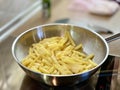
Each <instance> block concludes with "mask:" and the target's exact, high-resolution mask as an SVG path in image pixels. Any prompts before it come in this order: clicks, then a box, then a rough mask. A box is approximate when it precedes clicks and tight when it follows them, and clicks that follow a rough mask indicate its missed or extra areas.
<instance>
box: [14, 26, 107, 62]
mask: <svg viewBox="0 0 120 90" xmlns="http://www.w3.org/2000/svg"><path fill="white" fill-rule="evenodd" d="M65 30H69V31H70V33H71V36H72V38H73V40H74V41H75V43H76V44H77V45H78V44H80V43H82V44H83V50H84V52H85V53H87V54H91V53H93V54H94V55H95V57H94V62H96V63H97V64H100V63H101V62H102V61H103V60H104V58H105V57H106V55H107V53H108V49H107V44H106V43H105V41H104V40H103V38H101V37H100V36H99V35H98V34H96V33H94V32H91V31H90V30H88V29H85V28H83V27H78V26H72V25H67V24H63V25H47V26H38V27H35V28H32V29H30V30H27V31H26V32H24V33H22V34H21V35H19V36H18V37H17V38H16V40H15V42H14V44H13V53H14V57H15V58H16V60H17V62H21V60H22V59H23V58H24V57H25V56H26V55H27V54H28V49H29V47H30V46H31V45H32V44H33V43H37V42H38V41H39V40H42V39H43V38H48V37H53V36H63V35H64V31H65Z"/></svg>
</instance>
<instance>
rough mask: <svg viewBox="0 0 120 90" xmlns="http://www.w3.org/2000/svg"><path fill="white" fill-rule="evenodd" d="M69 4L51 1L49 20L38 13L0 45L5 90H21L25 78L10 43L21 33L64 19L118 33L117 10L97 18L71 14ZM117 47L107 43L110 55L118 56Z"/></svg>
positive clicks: (119, 14)
mask: <svg viewBox="0 0 120 90" xmlns="http://www.w3.org/2000/svg"><path fill="white" fill-rule="evenodd" d="M69 4H70V2H69V0H52V9H51V17H50V18H43V17H42V13H41V12H40V11H38V12H36V13H35V14H34V15H33V16H32V17H31V18H29V19H28V20H27V21H26V22H24V23H23V24H22V25H21V26H20V27H17V28H16V30H15V31H14V32H13V33H11V34H10V35H9V36H8V37H7V38H6V39H5V40H4V41H3V42H2V43H0V48H1V49H0V57H1V58H0V64H3V63H4V69H5V71H6V72H5V73H4V74H5V76H4V77H5V78H6V81H7V83H6V84H5V85H4V88H7V89H6V90H8V88H9V90H10V89H11V90H23V89H22V87H21V85H22V82H23V80H24V79H25V78H26V76H25V73H24V72H23V70H22V69H21V68H20V67H19V66H18V65H17V64H16V62H15V61H14V58H13V57H12V54H11V46H12V43H13V41H14V39H15V38H16V37H17V36H18V35H19V34H20V33H21V32H23V31H25V30H27V29H29V28H32V27H35V26H38V25H41V24H47V23H53V22H55V21H56V20H61V19H66V18H67V19H69V22H71V23H74V24H78V25H82V24H83V25H85V24H92V25H98V26H101V27H105V28H107V29H109V30H111V31H112V32H114V33H118V32H120V25H119V22H120V19H119V16H120V10H118V12H117V13H115V14H114V15H113V16H98V15H93V14H90V13H81V12H77V13H75V12H72V11H70V10H69V9H68V6H69ZM110 35H112V34H107V35H103V37H105V38H106V37H108V36H110ZM119 46H120V40H116V41H113V42H111V43H109V47H110V54H112V55H115V56H120V48H119ZM1 62H2V63H1ZM27 78H28V77H27ZM29 80H30V79H29ZM11 82H12V83H11ZM22 86H23V85H22ZM33 88H34V87H33ZM30 90H32V89H30ZM33 90H34V89H33Z"/></svg>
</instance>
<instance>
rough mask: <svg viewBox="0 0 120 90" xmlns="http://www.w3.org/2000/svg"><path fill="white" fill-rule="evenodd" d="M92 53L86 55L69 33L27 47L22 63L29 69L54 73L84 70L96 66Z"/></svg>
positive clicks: (66, 73)
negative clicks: (26, 53) (27, 50)
mask: <svg viewBox="0 0 120 90" xmlns="http://www.w3.org/2000/svg"><path fill="white" fill-rule="evenodd" d="M93 58H94V54H89V55H86V54H85V53H84V52H83V49H82V44H79V45H77V46H76V45H75V43H74V41H73V39H72V37H71V35H70V33H69V32H68V31H66V32H65V35H64V36H63V37H51V38H45V39H43V40H41V41H40V42H38V43H35V44H33V45H32V46H31V47H30V48H29V52H28V55H27V56H26V57H25V58H24V59H23V60H22V62H21V63H22V64H23V65H24V66H26V67H28V68H29V69H31V70H33V71H36V72H40V73H45V74H55V75H68V74H77V73H82V72H85V71H87V70H89V69H91V68H94V67H95V66H97V64H96V63H94V62H93V61H92V59H93Z"/></svg>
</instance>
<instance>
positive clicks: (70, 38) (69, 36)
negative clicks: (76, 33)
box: [66, 32, 76, 46]
mask: <svg viewBox="0 0 120 90" xmlns="http://www.w3.org/2000/svg"><path fill="white" fill-rule="evenodd" d="M66 33H67V37H68V39H69V41H70V42H71V44H72V45H73V46H76V45H75V43H74V41H73V39H72V37H71V35H70V32H66Z"/></svg>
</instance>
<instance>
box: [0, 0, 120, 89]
mask: <svg viewBox="0 0 120 90" xmlns="http://www.w3.org/2000/svg"><path fill="white" fill-rule="evenodd" d="M49 23H71V24H76V25H82V26H85V27H90V28H92V29H93V30H94V31H96V32H98V33H100V34H101V35H102V36H103V37H105V38H106V37H108V36H110V35H112V34H115V33H119V32H120V7H119V0H7V1H6V0H0V72H1V73H2V74H0V90H23V89H20V88H21V84H22V80H23V78H24V75H25V73H24V72H23V71H22V70H21V69H20V67H18V65H17V64H16V63H15V61H14V59H13V57H12V54H11V46H12V43H13V41H14V39H15V38H16V37H17V36H18V35H19V34H20V33H22V32H24V31H26V30H27V29H30V28H32V27H35V26H38V25H42V24H49ZM109 46H110V54H112V55H116V56H120V48H119V46H120V40H116V41H114V42H111V43H110V44H109ZM116 49H117V50H116ZM8 88H9V89H8ZM25 90H26V89H25ZM28 90H32V89H28ZM33 90H34V89H33Z"/></svg>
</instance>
